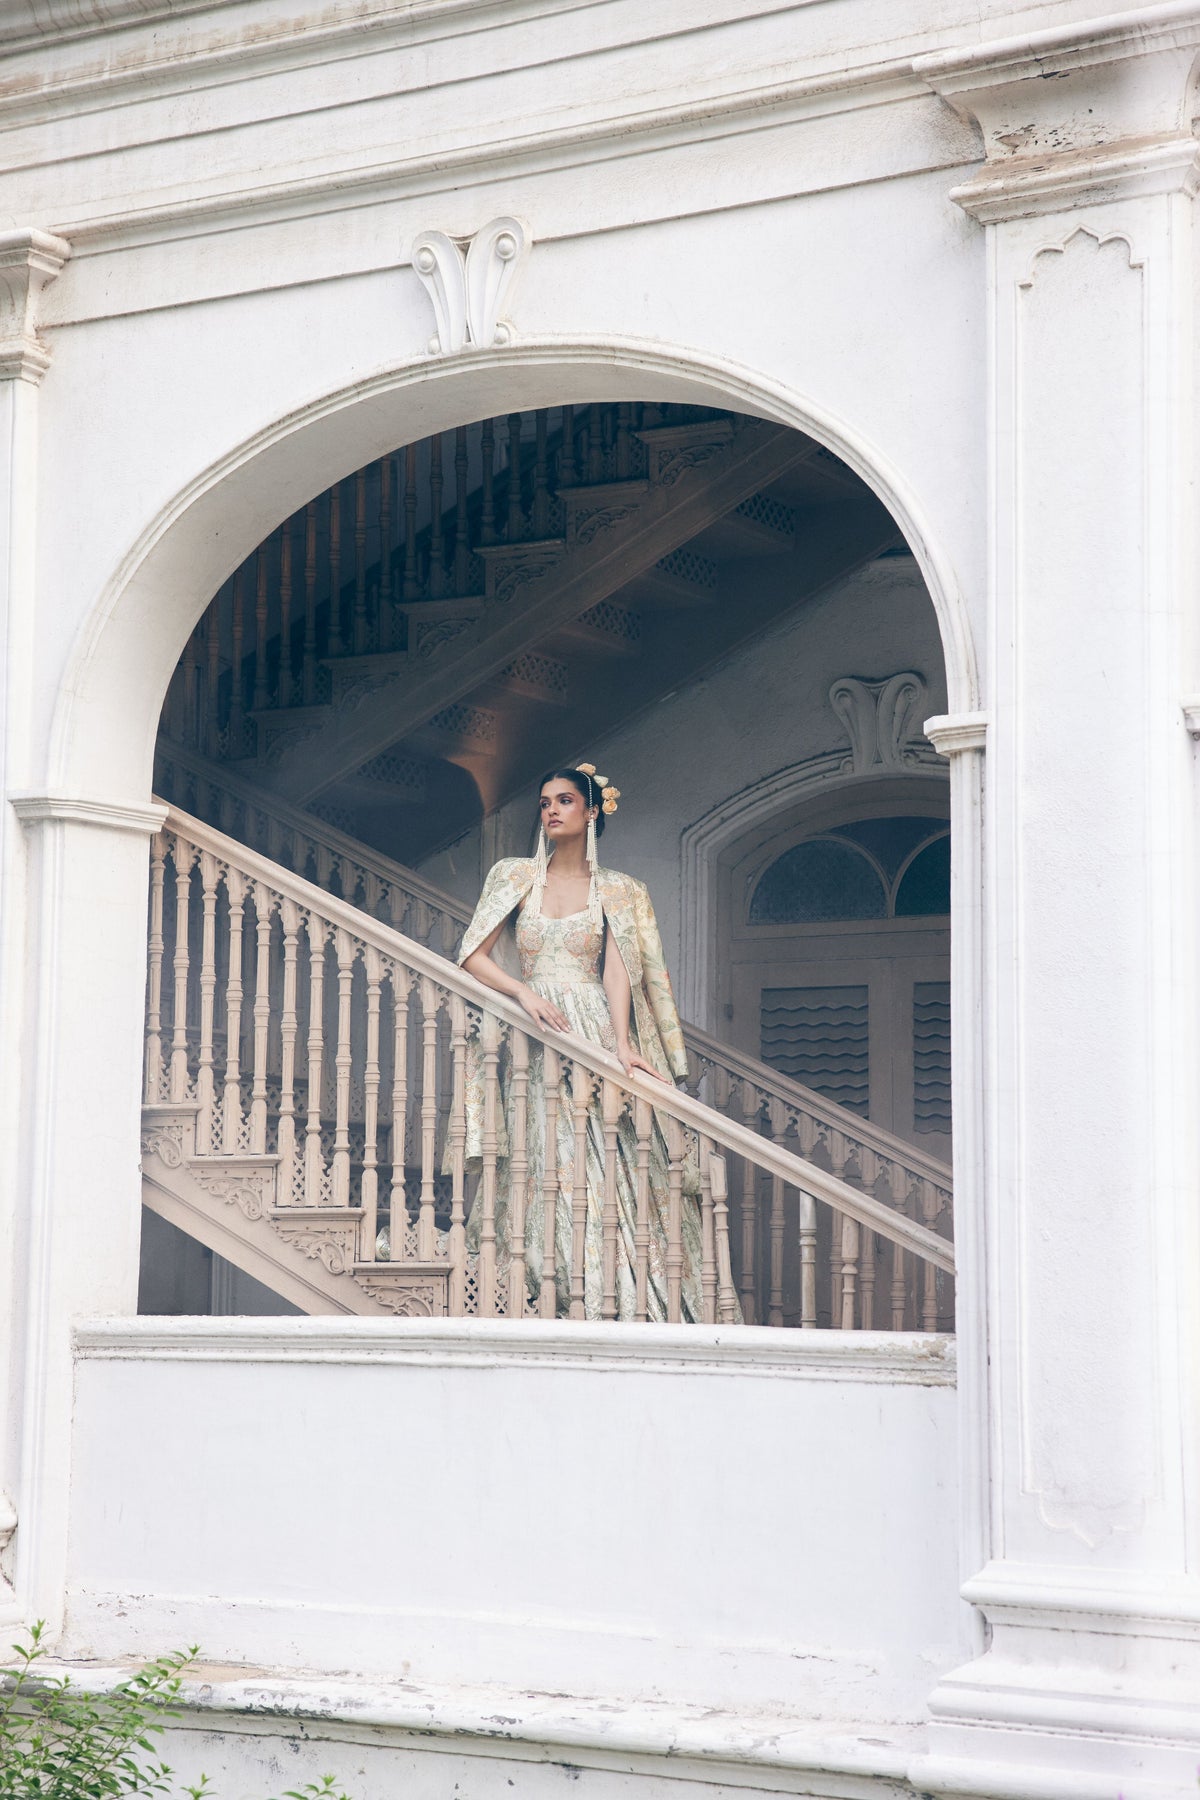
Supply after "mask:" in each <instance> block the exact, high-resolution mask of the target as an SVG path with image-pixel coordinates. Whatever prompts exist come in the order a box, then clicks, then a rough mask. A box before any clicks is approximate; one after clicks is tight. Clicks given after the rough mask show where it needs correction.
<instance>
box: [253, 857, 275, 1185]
mask: <svg viewBox="0 0 1200 1800" xmlns="http://www.w3.org/2000/svg"><path fill="white" fill-rule="evenodd" d="M252 892H253V898H254V920H255V932H254V935H255V945H256V957H255V964H254V1015H253V1017H254V1058H253V1063H252V1074H251V1088H250V1154H251V1156H265V1155H266V1150H267V1050H268V1044H269V1035H270V1029H271V911H272V900H271V895H270V893H269V892H268V890H267V889H266V888H265V887H264V886H263V884H262V882H261V881H256V882H255V883H254V887H253V890H252Z"/></svg>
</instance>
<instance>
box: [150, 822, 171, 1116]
mask: <svg viewBox="0 0 1200 1800" xmlns="http://www.w3.org/2000/svg"><path fill="white" fill-rule="evenodd" d="M166 870H167V840H166V838H165V837H164V836H163V835H162V832H161V831H157V832H155V834H154V837H153V839H152V841H151V844H150V933H149V945H148V949H149V968H148V970H147V974H146V1086H145V1101H146V1105H147V1106H153V1105H154V1103H155V1101H157V1100H161V1099H162V1077H163V1048H162V972H163V951H164V949H165V948H166V944H165V940H164V938H163V886H164V883H165V881H166Z"/></svg>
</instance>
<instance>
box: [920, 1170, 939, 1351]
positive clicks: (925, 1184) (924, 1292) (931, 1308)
mask: <svg viewBox="0 0 1200 1800" xmlns="http://www.w3.org/2000/svg"><path fill="white" fill-rule="evenodd" d="M917 1192H918V1193H919V1195H920V1202H921V1223H922V1224H923V1225H925V1226H926V1227H927V1228H928V1229H929V1230H930V1231H932V1230H933V1228H934V1226H935V1225H936V1224H937V1214H938V1202H937V1189H936V1188H935V1187H934V1185H933V1183H932V1181H927V1180H925V1179H924V1177H922V1179H921V1181H920V1183H919V1184H918V1188H917ZM937 1276H938V1272H937V1265H936V1264H935V1263H931V1262H925V1261H924V1260H923V1259H922V1263H921V1329H922V1331H936V1330H937V1327H938V1296H937Z"/></svg>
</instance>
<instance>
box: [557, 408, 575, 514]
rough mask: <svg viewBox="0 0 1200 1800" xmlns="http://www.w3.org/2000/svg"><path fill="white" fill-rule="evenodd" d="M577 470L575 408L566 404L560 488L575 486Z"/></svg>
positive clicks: (559, 468)
mask: <svg viewBox="0 0 1200 1800" xmlns="http://www.w3.org/2000/svg"><path fill="white" fill-rule="evenodd" d="M577 479H578V477H577V475H576V471H575V408H574V407H573V406H564V407H563V409H562V443H561V444H560V445H559V449H558V489H559V492H560V493H561V492H562V490H563V488H570V487H574V486H575V485H576V482H577Z"/></svg>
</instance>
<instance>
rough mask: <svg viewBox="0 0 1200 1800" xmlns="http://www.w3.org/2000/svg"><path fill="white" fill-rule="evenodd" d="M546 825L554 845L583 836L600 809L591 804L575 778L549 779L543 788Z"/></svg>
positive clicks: (542, 808) (543, 820)
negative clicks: (568, 779)
mask: <svg viewBox="0 0 1200 1800" xmlns="http://www.w3.org/2000/svg"><path fill="white" fill-rule="evenodd" d="M541 813H542V825H543V826H544V828H545V832H546V836H547V838H549V840H550V842H551V843H552V844H561V843H564V842H565V841H566V840H567V839H568V838H575V837H582V836H583V834H584V832H585V831H586V830H587V823H588V820H589V819H594V818H595V816H596V808H595V807H594V806H593V807H590V808H589V807H588V805H587V803H586V802H585V800H584V798H583V795H582V794H581V793H580V792H579V789H578V788H577V787H576V786H575V783H574V782H573V781H548V782H547V783H546V785H545V787H544V788H543V789H542V799H541Z"/></svg>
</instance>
